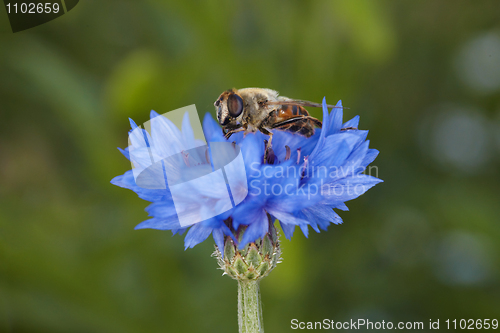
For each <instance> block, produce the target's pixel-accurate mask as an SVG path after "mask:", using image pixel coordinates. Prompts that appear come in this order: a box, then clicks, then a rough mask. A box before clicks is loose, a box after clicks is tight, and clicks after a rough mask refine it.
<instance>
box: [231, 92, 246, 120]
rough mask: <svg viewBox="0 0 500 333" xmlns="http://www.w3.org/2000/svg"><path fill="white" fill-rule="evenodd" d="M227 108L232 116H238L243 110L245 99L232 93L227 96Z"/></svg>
mask: <svg viewBox="0 0 500 333" xmlns="http://www.w3.org/2000/svg"><path fill="white" fill-rule="evenodd" d="M227 109H228V111H229V114H230V115H231V117H233V118H236V117H238V116H239V115H240V114H241V112H242V111H243V100H242V99H241V97H240V96H238V95H236V94H231V95H229V97H228V98H227Z"/></svg>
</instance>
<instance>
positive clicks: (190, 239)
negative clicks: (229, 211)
mask: <svg viewBox="0 0 500 333" xmlns="http://www.w3.org/2000/svg"><path fill="white" fill-rule="evenodd" d="M211 232H212V228H210V227H205V226H204V225H203V223H197V224H195V225H193V226H192V227H191V228H190V229H189V231H188V233H187V235H186V238H185V239H184V249H188V248H192V247H194V246H195V245H196V244H199V243H201V242H203V241H204V240H205V239H207V238H208V236H210V233H211Z"/></svg>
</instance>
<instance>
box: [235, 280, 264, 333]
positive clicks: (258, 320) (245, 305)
mask: <svg viewBox="0 0 500 333" xmlns="http://www.w3.org/2000/svg"><path fill="white" fill-rule="evenodd" d="M238 327H239V331H240V333H264V323H263V322H262V306H261V304H260V291H259V281H258V280H238Z"/></svg>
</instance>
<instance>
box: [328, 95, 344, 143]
mask: <svg viewBox="0 0 500 333" xmlns="http://www.w3.org/2000/svg"><path fill="white" fill-rule="evenodd" d="M336 106H340V108H333V109H332V112H331V113H330V128H329V129H328V135H331V134H335V133H339V132H340V129H341V128H342V114H343V108H342V101H338V103H337V105H336Z"/></svg>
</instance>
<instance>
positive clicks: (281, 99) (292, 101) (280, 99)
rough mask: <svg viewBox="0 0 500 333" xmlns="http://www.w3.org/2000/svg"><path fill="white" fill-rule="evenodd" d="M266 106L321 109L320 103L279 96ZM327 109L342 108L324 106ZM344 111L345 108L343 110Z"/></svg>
mask: <svg viewBox="0 0 500 333" xmlns="http://www.w3.org/2000/svg"><path fill="white" fill-rule="evenodd" d="M266 104H267V105H297V106H302V107H304V106H305V107H313V108H321V107H323V104H321V103H314V102H309V101H302V100H298V99H291V98H288V97H284V96H280V97H278V100H276V101H267V102H266ZM326 107H327V108H330V109H331V108H342V106H336V105H330V104H327V105H326ZM344 109H346V108H344Z"/></svg>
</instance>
